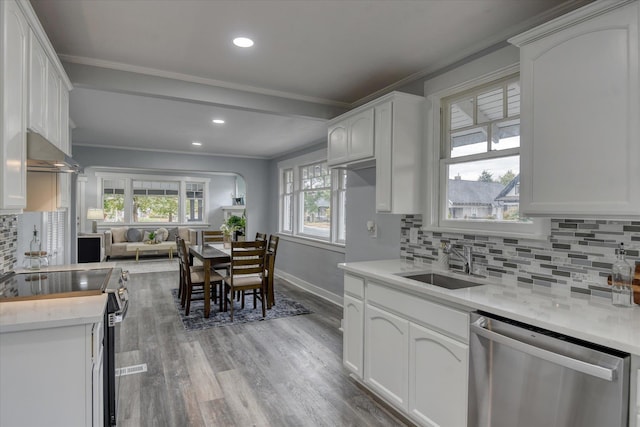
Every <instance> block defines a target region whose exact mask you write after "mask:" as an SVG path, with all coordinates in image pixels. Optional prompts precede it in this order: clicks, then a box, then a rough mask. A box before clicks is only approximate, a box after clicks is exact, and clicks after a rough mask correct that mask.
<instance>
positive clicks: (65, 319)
mask: <svg viewBox="0 0 640 427" xmlns="http://www.w3.org/2000/svg"><path fill="white" fill-rule="evenodd" d="M112 267H115V263H112V262H102V263H86V264H71V265H54V266H50V267H46V268H42V269H40V270H39V271H41V272H47V271H68V270H91V269H97V268H112ZM24 272H31V270H16V273H24ZM106 304H107V294H100V295H94V296H82V297H71V298H55V299H39V300H30V301H9V302H1V303H0V333H5V332H19V331H27V330H33V329H46V328H57V327H62V326H72V325H81V324H87V323H96V322H101V321H102V320H103V318H104V310H105V307H106Z"/></svg>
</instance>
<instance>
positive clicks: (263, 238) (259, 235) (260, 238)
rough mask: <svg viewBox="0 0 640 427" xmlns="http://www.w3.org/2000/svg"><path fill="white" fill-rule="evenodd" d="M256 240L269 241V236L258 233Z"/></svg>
mask: <svg viewBox="0 0 640 427" xmlns="http://www.w3.org/2000/svg"><path fill="white" fill-rule="evenodd" d="M256 240H267V235H266V234H265V233H260V232H258V233H256Z"/></svg>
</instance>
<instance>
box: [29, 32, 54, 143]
mask: <svg viewBox="0 0 640 427" xmlns="http://www.w3.org/2000/svg"><path fill="white" fill-rule="evenodd" d="M48 62H49V60H48V59H47V54H46V53H45V52H44V49H43V48H42V45H41V44H40V42H39V41H38V39H37V38H36V36H35V34H34V33H33V31H30V37H29V121H28V123H27V127H28V128H29V129H31V130H33V131H35V132H38V133H39V134H41V135H45V134H46V133H47V129H46V123H47V68H48V65H47V64H48Z"/></svg>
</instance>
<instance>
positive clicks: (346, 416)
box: [117, 272, 405, 427]
mask: <svg viewBox="0 0 640 427" xmlns="http://www.w3.org/2000/svg"><path fill="white" fill-rule="evenodd" d="M276 286H277V288H278V289H279V290H281V291H282V292H284V293H285V294H287V295H288V296H289V297H292V298H294V299H296V300H298V301H300V302H301V303H303V304H304V305H305V306H307V307H308V308H309V309H310V310H311V311H312V312H313V313H312V314H309V315H302V316H295V317H287V318H281V319H274V320H269V321H264V322H253V323H246V324H241V325H233V326H226V327H220V328H210V329H207V330H204V331H194V332H187V331H185V329H184V327H183V326H182V323H181V321H180V319H179V318H178V315H177V312H176V309H175V308H174V304H173V300H172V297H171V293H170V290H171V289H172V288H176V287H177V272H175V273H171V272H169V273H168V272H159V273H143V274H131V276H130V280H129V293H130V305H129V311H128V313H127V317H126V318H125V321H124V322H123V323H122V328H121V339H120V349H119V351H120V352H119V355H118V358H117V365H118V367H126V366H132V365H137V364H142V363H146V364H147V372H143V373H137V374H132V375H125V376H122V377H120V393H119V413H118V426H122V427H129V426H131V427H133V426H135V427H141V426H159V427H164V426H167V427H186V426H194V427H196V426H198V427H200V426H216V427H217V426H239V427H246V426H278V427H280V426H283V427H286V426H291V427H303V426H313V427H315V426H332V427H333V426H403V425H405V424H403V422H402V421H400V420H399V419H397V418H395V417H394V416H393V415H391V413H389V412H388V411H386V410H385V408H384V407H383V406H381V405H380V404H379V403H378V402H377V401H375V400H374V399H373V398H372V397H371V396H370V395H369V394H368V393H366V392H364V391H363V390H362V389H361V388H360V387H358V386H357V385H356V383H355V382H354V381H352V380H351V379H349V376H348V374H347V371H345V370H344V369H343V367H342V333H341V332H340V331H339V329H338V328H339V326H340V319H341V318H342V310H341V308H340V307H337V306H335V305H334V304H331V303H329V302H327V301H325V300H323V299H321V298H318V297H316V296H314V295H311V294H309V293H307V292H304V291H302V290H300V289H299V288H297V287H295V286H292V285H289V284H287V283H285V282H283V281H281V280H277V279H276ZM276 303H277V302H276ZM258 309H260V308H258Z"/></svg>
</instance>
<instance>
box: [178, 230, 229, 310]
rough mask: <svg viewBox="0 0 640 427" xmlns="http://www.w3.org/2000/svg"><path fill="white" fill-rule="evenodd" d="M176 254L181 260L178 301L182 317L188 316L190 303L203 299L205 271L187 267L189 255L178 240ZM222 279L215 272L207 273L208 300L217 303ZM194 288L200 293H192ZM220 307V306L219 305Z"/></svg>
mask: <svg viewBox="0 0 640 427" xmlns="http://www.w3.org/2000/svg"><path fill="white" fill-rule="evenodd" d="M177 246H178V254H179V256H180V258H181V260H182V262H181V271H182V287H183V290H182V295H181V299H180V303H181V305H182V307H185V310H184V315H185V316H188V315H189V311H190V309H191V301H194V300H197V299H204V298H205V295H204V279H205V277H204V276H205V271H204V269H203V268H194V267H193V266H191V265H189V253H188V252H187V246H186V244H185V243H184V240H183V239H180V240H179V243H178V245H177ZM223 280H224V279H223V277H222V276H221V275H219V274H218V273H216V272H215V271H211V272H210V273H209V283H210V284H211V296H210V298H211V299H212V300H213V301H214V303H215V301H217V298H218V292H217V287H218V286H220V291H221V292H220V297H222V281H223ZM194 288H196V290H198V291H200V292H196V293H194ZM220 305H222V304H220Z"/></svg>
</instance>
